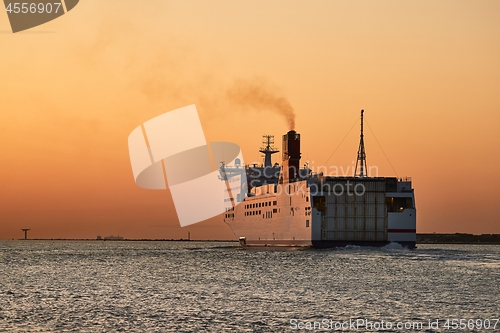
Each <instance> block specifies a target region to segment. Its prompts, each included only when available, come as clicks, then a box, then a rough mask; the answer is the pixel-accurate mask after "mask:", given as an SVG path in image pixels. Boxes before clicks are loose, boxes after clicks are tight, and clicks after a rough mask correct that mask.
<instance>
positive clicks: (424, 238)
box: [12, 233, 500, 245]
mask: <svg viewBox="0 0 500 333" xmlns="http://www.w3.org/2000/svg"><path fill="white" fill-rule="evenodd" d="M12 240H14V239H12ZM16 240H23V241H24V240H25V239H16ZM28 240H34V241H97V242H217V243H228V242H229V243H238V240H234V239H227V240H219V239H196V240H194V239H183V238H179V239H173V238H170V239H166V238H164V239H149V238H144V239H127V238H124V239H96V238H90V239H89V238H30V239H28ZM417 244H478V245H499V244H500V234H482V235H473V234H464V233H455V234H437V233H432V234H417Z"/></svg>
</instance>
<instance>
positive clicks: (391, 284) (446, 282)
mask: <svg viewBox="0 0 500 333" xmlns="http://www.w3.org/2000/svg"><path fill="white" fill-rule="evenodd" d="M499 287H500V246H486V245H484V246H480V245H420V246H419V248H418V249H417V250H414V251H409V250H403V249H401V248H399V247H398V246H387V247H385V248H381V249H377V248H359V247H351V248H346V249H337V250H335V249H333V250H311V249H307V250H244V249H241V248H240V247H239V245H237V243H219V242H132V241H129V242H127V241H123V242H121V241H120V242H102V241H101V242H99V241H88V242H86V241H0V331H2V332H52V331H58V332H64V331H72V332H223V331H232V332H283V331H298V330H297V329H295V330H294V329H293V328H298V327H299V326H298V325H303V326H300V327H304V328H306V327H308V326H306V325H313V323H314V322H316V323H317V324H319V323H320V322H321V321H322V320H326V321H328V323H331V324H332V325H333V323H336V322H339V323H341V322H345V321H348V320H349V319H351V320H359V319H361V320H364V319H365V318H366V319H367V320H370V321H373V322H376V321H381V320H384V321H385V322H391V323H397V322H400V323H407V322H422V323H425V325H424V327H423V328H422V329H420V328H419V327H418V326H417V327H415V328H413V329H412V328H408V329H405V330H403V331H405V332H458V331H460V330H453V329H452V328H450V329H447V328H445V327H444V325H445V321H446V319H448V318H449V319H453V318H457V319H462V318H463V319H467V320H468V319H472V318H473V319H478V318H479V319H488V318H489V319H494V318H499V316H500V311H499V309H500V292H499ZM429 319H430V320H435V319H440V320H441V321H440V322H439V328H438V329H429V328H428V327H427V325H428V320H429ZM291 320H292V322H291ZM294 320H295V321H294ZM492 324H493V322H492ZM323 325H324V324H323ZM330 328H331V327H329V326H323V331H325V330H326V331H328V330H330ZM468 330H469V329H466V331H468ZM303 331H309V330H305V329H304V330H303ZM345 331H357V332H365V331H374V330H370V329H367V328H366V327H364V328H363V327H358V328H357V329H355V330H353V329H352V327H351V328H350V329H346V330H345ZM379 331H385V332H399V331H401V330H398V329H396V328H394V327H393V328H391V329H387V328H386V329H383V330H379ZM470 331H481V332H500V323H499V324H498V325H497V327H496V329H495V330H493V329H492V327H490V329H489V330H485V329H484V328H483V329H482V330H478V329H477V327H474V328H473V329H471V330H470Z"/></svg>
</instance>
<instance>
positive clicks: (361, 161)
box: [354, 110, 368, 178]
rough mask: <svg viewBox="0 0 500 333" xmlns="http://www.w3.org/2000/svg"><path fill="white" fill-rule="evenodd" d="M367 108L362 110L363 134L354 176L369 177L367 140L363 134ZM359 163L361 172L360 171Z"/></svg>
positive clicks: (360, 139) (360, 138)
mask: <svg viewBox="0 0 500 333" xmlns="http://www.w3.org/2000/svg"><path fill="white" fill-rule="evenodd" d="M364 112H365V110H361V134H360V137H359V148H358V159H357V160H356V169H354V177H360V178H364V177H365V176H366V177H368V174H367V172H368V168H367V167H366V153H365V140H364V134H363V113H364ZM358 164H359V173H357V172H358Z"/></svg>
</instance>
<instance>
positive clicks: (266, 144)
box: [259, 135, 279, 167]
mask: <svg viewBox="0 0 500 333" xmlns="http://www.w3.org/2000/svg"><path fill="white" fill-rule="evenodd" d="M262 144H263V147H262V148H261V149H260V150H259V152H261V153H263V154H264V155H265V156H264V167H271V166H272V164H271V155H272V154H276V153H278V152H279V150H278V149H276V148H274V147H273V145H274V135H263V136H262Z"/></svg>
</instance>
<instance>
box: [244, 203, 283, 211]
mask: <svg viewBox="0 0 500 333" xmlns="http://www.w3.org/2000/svg"><path fill="white" fill-rule="evenodd" d="M277 204H278V201H273V202H272V205H273V206H276V205H277ZM270 206H271V201H266V202H256V203H253V204H248V205H245V209H251V208H260V207H270Z"/></svg>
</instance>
